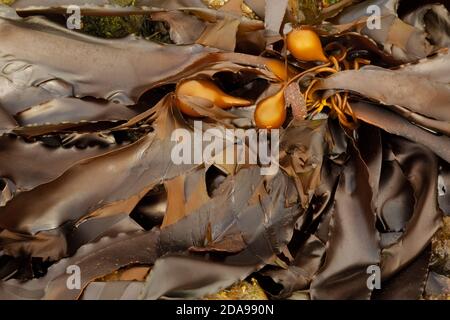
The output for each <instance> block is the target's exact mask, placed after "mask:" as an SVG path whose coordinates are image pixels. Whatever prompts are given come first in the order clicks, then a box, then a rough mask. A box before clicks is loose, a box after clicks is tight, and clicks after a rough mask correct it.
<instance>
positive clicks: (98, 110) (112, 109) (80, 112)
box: [15, 98, 137, 126]
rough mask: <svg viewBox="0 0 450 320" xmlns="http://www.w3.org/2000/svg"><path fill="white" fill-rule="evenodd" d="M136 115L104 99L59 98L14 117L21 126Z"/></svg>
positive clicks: (103, 119) (127, 108) (125, 118)
mask: <svg viewBox="0 0 450 320" xmlns="http://www.w3.org/2000/svg"><path fill="white" fill-rule="evenodd" d="M136 115H137V110H136V111H135V110H133V108H132V107H126V106H124V105H121V104H118V103H114V102H110V101H105V100H93V99H91V100H89V99H87V100H86V99H76V98H60V99H54V100H51V101H48V102H46V103H43V104H40V105H37V106H34V107H31V108H29V109H26V110H24V111H22V112H19V113H18V114H17V115H16V116H15V118H16V119H17V121H18V123H19V124H20V125H21V126H27V125H42V124H59V123H64V122H70V123H76V122H80V121H83V120H84V121H110V120H129V119H131V118H132V117H134V116H136Z"/></svg>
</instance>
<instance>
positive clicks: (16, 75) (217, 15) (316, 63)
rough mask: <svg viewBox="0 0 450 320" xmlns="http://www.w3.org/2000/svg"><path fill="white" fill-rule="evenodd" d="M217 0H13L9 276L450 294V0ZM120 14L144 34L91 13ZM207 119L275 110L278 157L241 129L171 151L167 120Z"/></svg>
mask: <svg viewBox="0 0 450 320" xmlns="http://www.w3.org/2000/svg"><path fill="white" fill-rule="evenodd" d="M223 2H224V3H225V4H224V5H223V6H221V5H222V4H221V5H219V6H217V4H216V5H214V6H210V5H208V2H207V1H201V0H164V1H163V0H142V1H139V0H136V1H131V2H130V1H128V2H127V3H121V4H120V5H116V4H112V3H110V2H109V1H106V0H82V1H74V0H68V1H63V0H62V1H45V0H42V1H37V0H33V1H28V0H16V1H14V2H13V3H12V4H11V7H6V6H1V7H0V39H1V41H0V65H1V68H0V70H1V73H0V134H1V136H0V177H1V186H2V192H1V198H0V250H1V251H0V252H1V256H0V277H1V279H2V281H1V282H0V298H3V299H97V298H104V297H107V298H116V299H119V298H122V299H138V298H140V299H142V298H145V299H156V298H164V297H169V298H202V297H207V296H211V295H212V294H215V293H216V292H218V291H219V290H221V289H224V288H228V287H230V286H232V285H233V284H235V283H237V282H239V281H240V280H243V279H256V280H257V281H258V283H259V284H260V285H261V287H262V288H263V289H264V290H265V292H266V294H267V295H268V296H269V297H270V298H288V297H295V296H299V295H300V296H302V297H304V296H305V294H307V295H309V296H310V297H311V298H312V299H333V298H337V299H395V298H402V299H404V298H410V299H417V298H420V297H423V296H427V297H428V296H439V297H445V294H448V292H449V285H448V283H449V281H448V278H447V277H448V276H450V274H449V273H448V261H447V260H446V259H448V255H447V253H446V250H445V243H446V242H445V241H441V242H439V243H441V244H444V245H443V246H444V249H442V248H441V249H440V250H438V248H439V245H436V243H433V246H434V247H435V254H434V255H433V256H432V255H431V247H432V245H431V240H432V238H433V236H434V235H435V234H436V232H438V230H439V229H440V227H441V225H442V221H443V216H444V215H448V214H449V213H450V192H449V190H450V164H449V163H450V137H449V136H450V129H449V128H450V125H449V122H450V111H449V110H450V84H449V83H450V78H449V75H450V72H449V71H450V70H449V68H450V63H449V62H450V56H449V53H448V47H449V46H450V42H449V39H450V33H449V29H450V23H449V18H448V12H447V9H446V8H445V7H444V6H443V5H439V4H433V5H426V6H421V7H417V6H411V7H409V8H408V7H404V8H403V9H402V10H403V11H402V14H401V15H399V13H398V12H400V10H399V11H398V10H397V9H398V6H399V5H400V7H401V6H402V5H403V6H405V4H404V3H405V2H407V1H400V2H399V1H398V0H369V1H364V2H359V1H348V0H343V1H340V2H337V3H335V4H332V5H326V6H318V7H317V10H316V9H315V10H310V11H308V13H307V14H306V13H305V12H306V10H305V7H304V6H302V5H301V1H280V0H275V1H267V3H266V1H262V0H251V1H250V0H249V1H245V4H244V3H243V2H242V1H239V0H229V1H223ZM305 3H306V2H305ZM71 4H77V5H78V6H79V8H80V10H81V13H82V15H83V17H84V19H85V20H84V26H83V29H82V30H81V31H73V30H69V29H67V28H66V26H65V24H64V23H65V19H66V18H67V14H66V13H67V8H68V6H69V5H71ZM371 5H376V6H378V8H380V16H379V21H378V22H379V23H380V26H379V28H369V27H368V24H369V22H370V21H369V20H370V17H368V16H367V15H368V13H367V8H368V7H369V6H371ZM131 16H139V18H136V19H131V18H129V17H131ZM86 17H90V18H88V19H86ZM99 17H100V18H99ZM105 17H107V18H108V19H110V18H111V17H127V19H129V21H133V23H135V22H136V21H138V22H139V23H138V25H137V26H136V25H135V27H136V29H133V30H136V31H133V32H136V33H137V34H133V35H129V36H126V37H125V35H127V34H128V33H129V32H131V29H127V28H118V29H117V28H116V29H113V30H119V31H118V32H119V34H114V33H111V31H108V32H109V33H105V32H103V31H104V30H103V29H101V30H100V32H98V31H96V30H98V29H96V27H95V26H96V23H99V22H101V23H104V22H105V21H116V22H117V21H121V22H120V23H123V22H124V21H125V22H126V21H127V20H126V19H122V20H108V19H106V20H105ZM299 23H301V24H299ZM371 23H373V21H372V22H371ZM97 26H98V25H97ZM93 30H94V31H93ZM124 30H125V31H124ZM143 30H144V31H145V30H158V31H157V32H161V33H163V34H164V36H163V37H158V36H156V37H155V36H154V35H152V34H151V32H149V33H148V34H147V35H146V33H145V32H141V31H143ZM290 30H294V31H293V32H291V31H290ZM138 31H139V32H138ZM102 32H103V33H102ZM290 32H291V33H290ZM294 32H295V33H294ZM295 34H298V35H300V37H301V39H302V40H298V39H297V38H295V37H292V36H293V35H295ZM99 35H107V38H108V39H104V38H100V37H98V36H99ZM289 35H290V36H289ZM305 35H307V37H305ZM96 36H97V37H96ZM112 38H115V39H112ZM305 38H309V39H312V40H310V41H311V42H309V40H308V41H306V40H305ZM290 39H293V40H292V41H293V42H294V44H293V45H289V41H290ZM304 41H306V43H307V44H310V43H315V45H314V46H313V47H312V48H310V49H307V48H305V47H304V46H303V45H300V48H297V46H296V45H297V44H298V43H301V44H302V43H304ZM310 47H311V46H310ZM288 49H289V50H288ZM297 49H298V50H299V52H300V53H298V54H297V53H296V52H297ZM291 50H292V52H291ZM304 50H311V52H310V53H311V54H307V55H304ZM230 101H231V102H230ZM237 105H240V107H237ZM199 119H200V120H201V121H202V123H203V127H204V129H205V130H206V129H211V128H213V129H218V130H219V131H220V130H221V129H222V128H227V129H236V128H241V129H253V128H258V130H260V131H263V130H266V129H270V130H269V135H270V134H274V132H275V131H273V130H274V129H279V130H280V143H279V146H278V147H279V159H278V164H279V168H280V170H278V171H277V172H276V173H275V174H273V175H267V176H265V175H261V170H260V169H261V166H262V164H236V165H232V164H223V162H221V161H220V158H221V157H222V156H223V154H224V153H225V152H226V151H227V150H228V148H233V150H234V148H235V146H234V145H232V146H230V145H229V144H227V143H225V141H222V143H220V145H221V148H222V150H219V149H215V151H216V152H215V153H214V154H210V157H206V158H204V159H202V161H200V162H198V161H193V162H192V163H181V164H175V163H174V162H173V160H172V158H171V154H172V151H173V149H174V148H175V147H176V145H177V142H176V141H174V140H173V139H172V134H173V132H174V131H175V130H176V129H185V130H186V131H187V132H190V133H193V132H194V120H199ZM247 142H248V145H245V146H244V147H243V150H244V151H249V150H251V149H252V147H253V146H252V145H251V142H250V141H247ZM272 147H275V146H273V145H272ZM241 150H242V149H241ZM445 230H446V229H443V230H441V231H440V232H441V233H443V232H444V233H445ZM440 253H441V254H440ZM73 266H76V267H78V268H79V270H80V271H81V273H80V275H81V279H80V280H81V281H80V282H81V286H80V288H68V286H67V280H68V277H69V276H70V274H68V273H67V270H68V268H69V269H70V267H73ZM371 266H379V267H380V269H381V278H382V280H383V281H382V284H381V288H380V289H374V288H371V287H370V286H368V285H367V283H368V282H367V280H368V277H369V276H370V274H368V273H367V270H368V268H369V267H371ZM115 274H116V276H114V275H115ZM117 274H118V275H117ZM256 280H255V281H256ZM252 281H254V280H252Z"/></svg>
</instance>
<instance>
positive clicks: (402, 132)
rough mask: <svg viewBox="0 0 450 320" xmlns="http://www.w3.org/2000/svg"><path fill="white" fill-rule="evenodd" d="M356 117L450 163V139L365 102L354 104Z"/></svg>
mask: <svg viewBox="0 0 450 320" xmlns="http://www.w3.org/2000/svg"><path fill="white" fill-rule="evenodd" d="M352 109H353V112H354V113H355V115H356V117H357V118H358V119H360V120H362V121H364V122H367V123H369V124H372V125H374V126H376V127H379V128H382V129H383V130H385V131H387V132H389V133H392V134H395V135H398V136H402V137H405V138H407V139H409V140H412V141H415V142H417V143H420V144H422V145H423V146H426V147H427V148H429V149H430V150H432V151H433V152H434V153H435V154H436V155H438V156H439V157H441V158H442V159H444V160H445V161H447V162H448V161H450V138H449V137H447V136H438V135H435V134H433V133H431V132H429V131H428V130H425V129H422V128H419V127H417V126H415V125H413V124H412V123H410V122H409V121H407V120H406V119H404V118H403V117H401V116H399V115H396V114H395V113H394V112H392V111H389V110H386V109H385V108H383V107H381V106H379V105H374V104H370V103H365V102H356V103H352Z"/></svg>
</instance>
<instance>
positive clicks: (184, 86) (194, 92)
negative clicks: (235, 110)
mask: <svg viewBox="0 0 450 320" xmlns="http://www.w3.org/2000/svg"><path fill="white" fill-rule="evenodd" d="M175 95H176V97H177V99H176V104H177V106H178V108H179V109H180V111H181V112H183V113H184V114H186V115H188V116H191V117H199V116H200V114H199V113H198V112H197V111H195V110H194V109H193V108H192V107H191V106H190V105H189V104H187V103H186V102H184V101H182V99H179V97H181V96H190V97H198V98H202V99H206V100H209V101H211V102H212V103H213V104H214V106H216V107H219V108H221V109H229V108H231V107H245V106H249V105H251V104H252V102H251V101H249V100H246V99H242V98H238V97H233V96H231V95H229V94H227V93H225V92H223V91H222V90H221V89H220V88H219V87H218V86H216V85H215V84H214V82H212V81H210V80H186V81H182V82H180V83H179V84H178V86H177V89H176V91H175Z"/></svg>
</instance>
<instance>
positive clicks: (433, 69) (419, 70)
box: [398, 49, 450, 84]
mask: <svg viewBox="0 0 450 320" xmlns="http://www.w3.org/2000/svg"><path fill="white" fill-rule="evenodd" d="M449 65H450V53H449V50H448V49H443V50H441V51H440V52H438V53H437V54H436V55H435V56H432V57H429V58H426V59H422V60H419V61H417V62H416V63H411V64H405V65H402V66H400V67H399V69H398V71H401V72H405V73H407V74H412V75H416V76H420V77H425V78H428V79H430V81H438V82H442V83H447V84H448V83H450V73H449V67H448V66H449Z"/></svg>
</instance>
